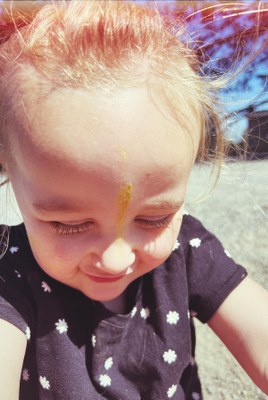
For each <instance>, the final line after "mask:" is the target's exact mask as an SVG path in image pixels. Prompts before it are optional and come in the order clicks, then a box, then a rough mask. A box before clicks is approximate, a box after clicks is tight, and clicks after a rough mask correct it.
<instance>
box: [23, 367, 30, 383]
mask: <svg viewBox="0 0 268 400" xmlns="http://www.w3.org/2000/svg"><path fill="white" fill-rule="evenodd" d="M29 379H30V374H29V371H28V369H27V368H24V370H23V371H22V380H23V381H25V382H27V381H28V380H29Z"/></svg>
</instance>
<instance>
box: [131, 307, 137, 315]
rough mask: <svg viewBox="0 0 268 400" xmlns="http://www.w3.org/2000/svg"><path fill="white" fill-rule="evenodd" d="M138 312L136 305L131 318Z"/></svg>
mask: <svg viewBox="0 0 268 400" xmlns="http://www.w3.org/2000/svg"><path fill="white" fill-rule="evenodd" d="M136 313H137V307H136V306H134V307H133V308H132V310H131V314H130V317H131V318H133V317H134V315H136Z"/></svg>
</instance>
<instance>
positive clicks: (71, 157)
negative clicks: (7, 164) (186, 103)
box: [12, 81, 200, 167]
mask: <svg viewBox="0 0 268 400" xmlns="http://www.w3.org/2000/svg"><path fill="white" fill-rule="evenodd" d="M31 89H32V90H31ZM38 89H39V95H38ZM40 93H42V90H41V89H40V88H39V85H38V84H37V83H36V82H35V81H32V88H30V87H29V86H27V87H25V88H24V89H23V90H22V91H21V100H22V101H21V103H20V107H18V109H17V112H16V118H15V120H16V123H17V127H16V128H18V127H19V129H14V132H13V134H12V137H14V138H16V142H17V143H18V146H17V147H18V149H17V150H18V151H24V150H25V149H26V148H27V149H30V148H31V151H32V152H41V153H42V154H44V153H46V154H48V155H49V154H50V155H51V156H53V157H56V158H59V159H65V160H67V161H69V163H71V164H77V165H80V166H85V167H86V166H87V165H90V164H92V163H94V162H96V160H97V161H98V162H100V160H103V163H104V164H105V163H106V158H108V159H109V162H110V163H113V157H114V159H115V162H116V160H117V159H118V158H121V159H124V160H125V161H126V160H129V162H134V161H137V159H139V158H141V157H143V158H144V159H147V160H148V162H149V161H150V162H154V161H155V160H157V159H158V160H159V159H161V160H162V161H163V163H165V161H167V164H168V161H170V160H177V161H178V162H182V163H187V164H188V163H192V162H193V159H194V157H195V154H196V151H197V147H198V142H199V130H200V129H199V126H198V121H197V120H196V119H195V118H193V116H192V115H190V113H191V111H190V110H187V109H185V110H182V113H183V114H184V118H183V120H184V121H185V120H187V121H188V124H187V126H185V125H184V124H183V123H182V121H178V120H177V119H175V118H174V117H173V115H172V113H171V112H170V110H169V109H168V107H167V105H166V103H165V101H164V100H163V99H162V98H161V93H160V92H159V91H157V90H154V91H148V90H147V88H144V87H139V88H123V89H118V88H107V89H100V88H92V89H90V90H85V89H78V88H76V89H74V88H62V89H56V90H51V91H50V92H49V93H48V92H47V93H45V95H40Z"/></svg>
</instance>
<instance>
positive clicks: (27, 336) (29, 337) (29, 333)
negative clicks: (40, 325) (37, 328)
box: [25, 326, 31, 340]
mask: <svg viewBox="0 0 268 400" xmlns="http://www.w3.org/2000/svg"><path fill="white" fill-rule="evenodd" d="M25 336H26V338H27V340H30V339H31V329H30V328H29V326H27V328H26V329H25Z"/></svg>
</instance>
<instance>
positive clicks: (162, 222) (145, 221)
mask: <svg viewBox="0 0 268 400" xmlns="http://www.w3.org/2000/svg"><path fill="white" fill-rule="evenodd" d="M173 215H174V214H169V215H165V216H164V217H161V218H157V219H156V218H153V219H150V218H136V219H135V221H136V222H137V223H138V224H139V225H143V226H145V227H147V228H166V227H167V226H168V225H169V224H170V222H171V219H172V217H173Z"/></svg>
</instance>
